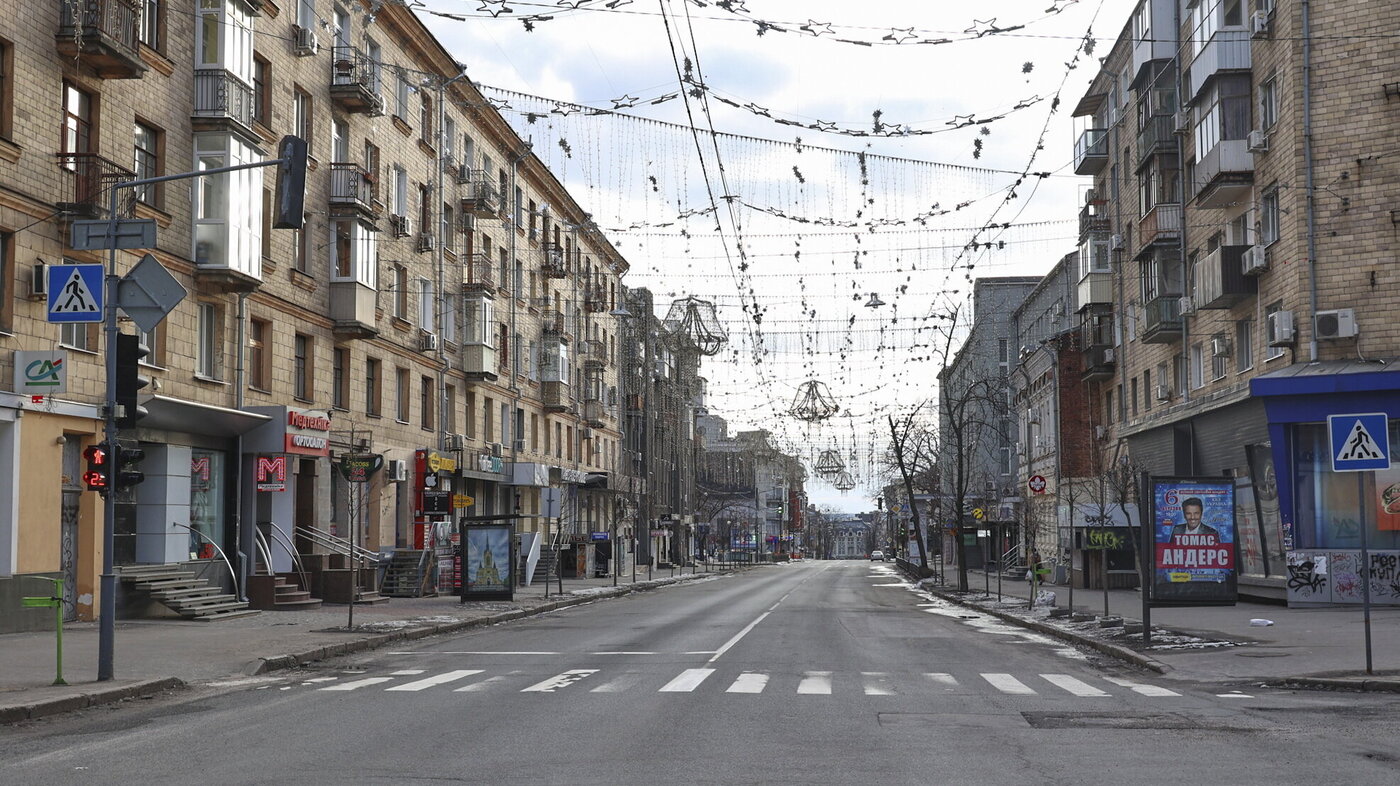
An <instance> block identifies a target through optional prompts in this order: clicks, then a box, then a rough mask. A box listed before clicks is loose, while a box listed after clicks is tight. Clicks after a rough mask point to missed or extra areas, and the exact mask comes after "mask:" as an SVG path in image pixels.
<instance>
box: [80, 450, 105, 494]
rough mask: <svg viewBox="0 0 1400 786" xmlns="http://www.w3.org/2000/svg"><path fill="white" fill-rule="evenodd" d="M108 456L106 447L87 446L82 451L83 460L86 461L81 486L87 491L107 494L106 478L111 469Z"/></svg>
mask: <svg viewBox="0 0 1400 786" xmlns="http://www.w3.org/2000/svg"><path fill="white" fill-rule="evenodd" d="M110 456H111V454H110V453H109V452H108V450H107V446H106V445H89V446H88V447H87V448H86V449H84V450H83V458H84V459H86V460H87V472H84V473H83V484H84V485H85V486H87V489H88V491H97V492H101V493H103V494H106V493H107V488H108V478H109V475H110V473H111V469H112V467H111V462H110V460H109V459H110Z"/></svg>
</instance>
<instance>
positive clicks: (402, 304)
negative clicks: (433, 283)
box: [394, 262, 408, 320]
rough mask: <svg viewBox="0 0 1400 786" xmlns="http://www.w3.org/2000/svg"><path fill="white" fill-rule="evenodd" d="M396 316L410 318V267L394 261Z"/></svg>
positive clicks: (404, 318)
mask: <svg viewBox="0 0 1400 786" xmlns="http://www.w3.org/2000/svg"><path fill="white" fill-rule="evenodd" d="M394 316H395V317H396V318H398V319H403V320H407V319H408V268H406V267H404V266H403V265H400V264H398V263H397V262H396V263H394Z"/></svg>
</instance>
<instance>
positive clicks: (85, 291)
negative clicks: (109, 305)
mask: <svg viewBox="0 0 1400 786" xmlns="http://www.w3.org/2000/svg"><path fill="white" fill-rule="evenodd" d="M45 272H46V273H47V274H48V281H47V282H45V283H46V284H47V285H48V292H49V317H48V319H49V321H50V322H101V321H102V315H103V311H102V305H103V301H102V266H101V265H49V267H48V269H47V270H46V271H45Z"/></svg>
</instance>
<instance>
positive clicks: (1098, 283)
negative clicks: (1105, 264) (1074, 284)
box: [1078, 273, 1113, 311]
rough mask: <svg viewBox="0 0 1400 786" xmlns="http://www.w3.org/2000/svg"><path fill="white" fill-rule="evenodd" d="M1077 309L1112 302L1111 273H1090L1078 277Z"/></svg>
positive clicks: (1081, 309)
mask: <svg viewBox="0 0 1400 786" xmlns="http://www.w3.org/2000/svg"><path fill="white" fill-rule="evenodd" d="M1078 298H1079V310H1080V311H1083V310H1084V309H1086V308H1088V307H1089V306H1093V305H1111V304H1112V303H1113V274H1112V273H1090V274H1089V275H1087V276H1085V277H1083V278H1081V279H1079V292H1078Z"/></svg>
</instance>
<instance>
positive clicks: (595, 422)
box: [583, 399, 607, 428]
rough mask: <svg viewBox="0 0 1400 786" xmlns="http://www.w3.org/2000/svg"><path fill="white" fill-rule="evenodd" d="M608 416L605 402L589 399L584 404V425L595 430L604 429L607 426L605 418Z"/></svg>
mask: <svg viewBox="0 0 1400 786" xmlns="http://www.w3.org/2000/svg"><path fill="white" fill-rule="evenodd" d="M606 415H607V408H606V407H604V406H603V402H601V401H599V400H597V399H589V400H586V401H584V402H583V422H584V425H588V426H592V427H593V428H602V427H603V426H605V425H607V424H606V423H605V422H604V421H603V418H604V417H605V416H606Z"/></svg>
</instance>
